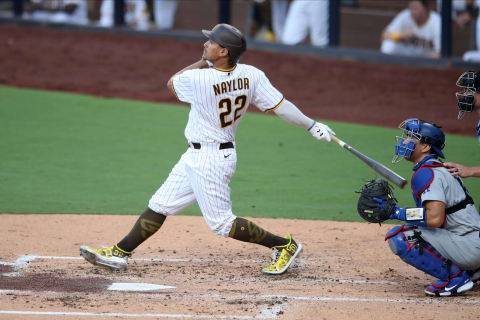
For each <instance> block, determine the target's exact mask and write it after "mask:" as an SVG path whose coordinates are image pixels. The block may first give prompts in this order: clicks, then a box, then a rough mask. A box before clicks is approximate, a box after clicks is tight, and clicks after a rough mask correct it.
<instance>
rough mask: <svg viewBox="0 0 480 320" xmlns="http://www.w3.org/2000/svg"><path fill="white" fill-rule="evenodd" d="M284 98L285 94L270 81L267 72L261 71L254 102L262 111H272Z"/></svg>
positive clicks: (253, 98)
mask: <svg viewBox="0 0 480 320" xmlns="http://www.w3.org/2000/svg"><path fill="white" fill-rule="evenodd" d="M283 100H284V98H283V94H282V93H281V92H280V91H278V90H277V89H276V88H275V87H274V86H273V85H272V84H271V83H270V80H268V78H267V76H266V75H265V73H263V72H260V73H259V76H258V80H257V83H256V88H255V93H254V94H253V97H252V103H253V104H254V105H255V106H257V108H258V109H260V110H261V111H263V112H270V111H273V110H275V109H276V108H278V107H279V106H280V105H281V104H282V102H283Z"/></svg>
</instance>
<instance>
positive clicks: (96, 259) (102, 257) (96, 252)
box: [80, 245, 132, 271]
mask: <svg viewBox="0 0 480 320" xmlns="http://www.w3.org/2000/svg"><path fill="white" fill-rule="evenodd" d="M80 255H81V256H82V257H83V258H84V259H85V260H87V261H88V262H90V263H91V264H94V265H96V266H102V267H106V268H108V269H110V270H113V271H123V270H125V269H127V261H128V258H129V257H131V256H132V253H131V252H126V251H124V250H122V249H120V248H119V247H117V245H114V246H111V247H110V248H103V249H94V248H92V247H89V246H81V247H80Z"/></svg>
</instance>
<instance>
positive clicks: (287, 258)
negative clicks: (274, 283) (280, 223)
mask: <svg viewBox="0 0 480 320" xmlns="http://www.w3.org/2000/svg"><path fill="white" fill-rule="evenodd" d="M286 238H287V239H289V240H290V241H289V242H288V244H286V245H283V246H278V247H273V254H272V264H271V265H270V266H268V267H266V268H263V270H262V272H263V273H268V274H282V273H284V272H285V271H287V269H288V267H289V266H290V265H291V264H292V262H293V260H295V258H296V257H297V256H298V254H299V253H300V252H301V251H302V245H301V244H299V243H296V242H295V240H293V239H292V235H291V234H287V235H286Z"/></svg>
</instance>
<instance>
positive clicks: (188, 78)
mask: <svg viewBox="0 0 480 320" xmlns="http://www.w3.org/2000/svg"><path fill="white" fill-rule="evenodd" d="M192 84H193V70H187V71H185V72H183V73H181V74H177V75H176V76H174V77H173V78H172V89H173V92H174V93H175V95H176V96H177V98H178V100H180V101H183V102H187V103H193V85H192Z"/></svg>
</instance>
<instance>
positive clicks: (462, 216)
mask: <svg viewBox="0 0 480 320" xmlns="http://www.w3.org/2000/svg"><path fill="white" fill-rule="evenodd" d="M400 128H401V129H402V130H403V135H402V137H397V141H398V143H397V144H396V145H395V156H394V159H393V162H396V161H399V160H400V159H402V158H403V157H404V158H406V159H407V160H409V161H410V162H413V163H415V166H414V167H413V171H414V174H413V176H412V179H411V186H412V190H413V199H414V200H415V204H416V207H415V208H400V207H398V206H395V207H394V209H393V211H392V212H391V213H390V219H397V220H401V221H405V222H406V223H407V225H402V226H396V227H394V228H393V229H391V230H390V231H389V232H388V233H387V235H386V240H388V244H389V246H390V249H391V250H392V251H393V253H394V254H396V255H398V256H399V257H400V258H401V259H402V260H403V261H405V262H406V263H408V264H410V265H412V266H414V267H415V268H417V269H420V270H422V271H424V272H426V273H428V274H430V275H432V276H434V277H436V278H438V279H439V280H438V281H436V282H434V283H432V284H431V285H430V286H428V287H427V288H426V289H425V293H426V294H428V295H431V296H450V295H455V294H461V293H464V292H466V291H468V290H470V289H472V287H473V282H472V280H471V277H470V276H471V275H472V274H473V272H474V271H475V270H477V269H478V268H480V233H479V231H480V215H479V213H478V212H477V210H476V209H475V206H474V203H473V200H472V198H471V197H470V195H469V193H468V191H467V189H466V187H465V186H464V184H463V182H462V180H461V179H460V178H458V177H453V176H451V175H450V174H449V172H448V171H447V169H446V168H444V166H443V163H442V162H441V161H440V159H439V158H444V154H443V151H442V149H443V147H444V145H445V135H444V134H443V132H442V131H441V130H440V129H439V128H438V127H436V126H435V125H433V124H430V123H428V122H423V121H420V120H418V119H408V120H406V121H404V122H402V124H401V125H400ZM374 199H376V198H374ZM378 202H379V206H380V207H382V205H385V203H386V201H385V200H380V201H378Z"/></svg>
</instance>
